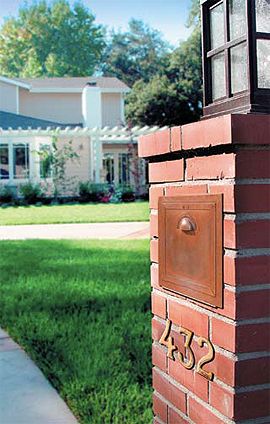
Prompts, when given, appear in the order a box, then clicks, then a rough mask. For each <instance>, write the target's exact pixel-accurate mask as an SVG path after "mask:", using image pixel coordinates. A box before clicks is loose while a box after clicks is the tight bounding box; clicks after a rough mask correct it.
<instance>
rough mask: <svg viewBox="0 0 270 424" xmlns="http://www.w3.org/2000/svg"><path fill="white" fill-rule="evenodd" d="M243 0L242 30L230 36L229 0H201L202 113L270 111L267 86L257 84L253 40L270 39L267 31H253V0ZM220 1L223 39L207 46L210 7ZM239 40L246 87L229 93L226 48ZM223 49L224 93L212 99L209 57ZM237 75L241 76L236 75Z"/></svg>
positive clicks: (236, 43) (208, 40) (229, 75)
mask: <svg viewBox="0 0 270 424" xmlns="http://www.w3.org/2000/svg"><path fill="white" fill-rule="evenodd" d="M245 1H246V16H247V22H246V25H247V31H246V34H245V35H243V36H241V37H239V38H236V39H234V40H230V35H229V0H201V12H202V52H203V83H204V84H203V86H204V117H205V118H207V117H210V116H218V115H223V114H225V113H270V89H266V88H259V87H258V74H257V54H256V51H257V50H256V49H257V46H256V45H257V40H258V39H264V40H265V39H267V40H270V33H263V32H256V10H255V6H256V5H255V3H256V0H245ZM221 3H223V4H224V12H225V13H224V28H225V42H224V44H223V45H222V46H220V47H218V48H215V49H212V50H211V35H210V10H211V9H212V8H213V7H214V6H217V5H219V4H221ZM243 42H246V45H247V56H248V57H247V67H248V70H247V77H248V88H247V90H245V91H242V92H239V93H235V94H233V93H232V87H231V66H230V48H232V47H234V46H237V45H239V44H241V43H243ZM221 52H224V53H225V76H226V96H225V97H223V98H220V99H218V100H214V101H213V100H212V70H211V57H213V56H214V55H216V54H218V53H221ZM240 77H241V76H240Z"/></svg>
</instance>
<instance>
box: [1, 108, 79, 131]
mask: <svg viewBox="0 0 270 424" xmlns="http://www.w3.org/2000/svg"><path fill="white" fill-rule="evenodd" d="M67 126H69V127H73V128H74V127H76V126H77V127H78V126H81V125H80V124H77V125H74V124H60V123H58V122H53V121H46V120H45V119H37V118H32V117H30V116H25V115H16V114H15V113H10V112H3V111H0V128H2V129H3V130H8V129H9V128H12V129H13V130H17V129H19V128H21V129H23V130H27V129H28V128H30V127H31V128H32V129H38V128H41V129H46V128H48V127H51V128H52V129H54V128H57V127H58V128H59V127H60V128H66V127H67Z"/></svg>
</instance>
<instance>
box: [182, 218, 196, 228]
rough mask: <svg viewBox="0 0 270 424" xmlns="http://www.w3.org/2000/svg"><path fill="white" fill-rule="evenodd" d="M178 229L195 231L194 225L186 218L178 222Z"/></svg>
mask: <svg viewBox="0 0 270 424" xmlns="http://www.w3.org/2000/svg"><path fill="white" fill-rule="evenodd" d="M179 228H180V230H182V231H194V230H195V224H194V222H193V221H192V220H191V219H190V218H188V217H187V216H184V217H183V218H182V219H181V220H180V223H179Z"/></svg>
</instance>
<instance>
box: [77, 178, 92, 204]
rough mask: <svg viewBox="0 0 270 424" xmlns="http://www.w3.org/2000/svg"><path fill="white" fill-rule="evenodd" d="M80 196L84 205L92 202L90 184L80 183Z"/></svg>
mask: <svg viewBox="0 0 270 424" xmlns="http://www.w3.org/2000/svg"><path fill="white" fill-rule="evenodd" d="M79 196H80V201H81V202H82V203H87V202H90V187H89V182H83V181H81V182H80V183H79Z"/></svg>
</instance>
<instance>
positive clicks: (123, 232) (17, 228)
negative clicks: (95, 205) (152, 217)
mask: <svg viewBox="0 0 270 424" xmlns="http://www.w3.org/2000/svg"><path fill="white" fill-rule="evenodd" d="M149 234H150V230H149V222H105V223H96V224H43V225H1V226H0V240H27V239H51V240H57V239H143V238H149Z"/></svg>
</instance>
